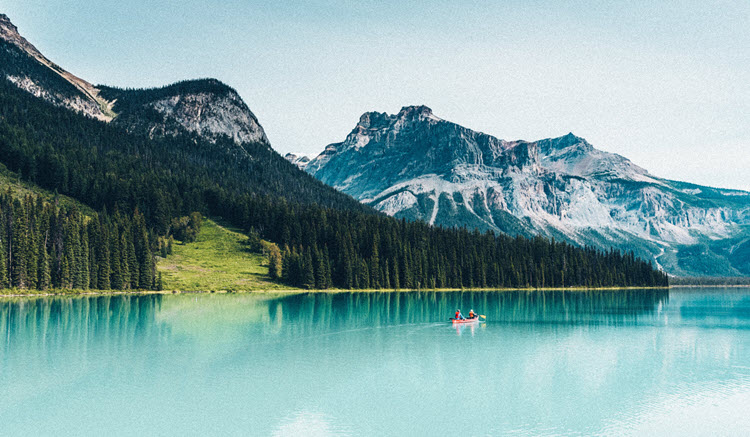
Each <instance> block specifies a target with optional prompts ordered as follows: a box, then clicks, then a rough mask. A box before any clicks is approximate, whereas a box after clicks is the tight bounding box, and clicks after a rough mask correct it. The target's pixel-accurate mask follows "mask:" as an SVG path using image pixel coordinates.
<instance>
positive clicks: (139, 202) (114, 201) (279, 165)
mask: <svg viewBox="0 0 750 437" xmlns="http://www.w3.org/2000/svg"><path fill="white" fill-rule="evenodd" d="M0 83H2V84H0V160H1V161H2V162H3V163H4V164H6V165H7V166H8V167H9V169H11V170H12V171H15V172H16V173H17V174H19V175H21V177H22V178H23V179H24V180H27V181H30V182H33V183H36V184H38V185H40V186H42V187H44V188H46V189H49V190H52V191H55V190H56V191H57V192H59V193H61V194H66V195H69V196H71V197H73V198H76V199H79V200H81V201H83V202H85V203H86V204H87V205H89V206H91V207H92V208H94V209H96V210H98V211H118V212H117V213H116V214H117V215H116V217H119V218H118V219H110V218H108V217H109V216H108V215H106V214H100V215H99V218H97V219H95V220H94V223H99V222H100V221H101V220H104V223H113V222H117V223H118V224H117V225H114V224H108V225H107V224H105V225H99V226H100V228H101V227H102V226H104V227H105V228H106V232H105V234H106V235H108V236H109V237H106V236H105V237H103V236H100V235H96V236H95V238H96V239H97V241H100V242H101V241H110V244H111V245H112V244H114V239H113V238H111V235H112V233H118V232H121V230H122V229H125V228H128V229H134V228H137V229H138V232H137V234H138V235H139V236H140V237H142V234H143V232H142V231H143V227H145V229H146V231H145V232H146V234H147V235H152V237H151V238H146V239H145V240H143V239H141V241H146V240H148V241H149V244H150V247H149V248H148V249H149V251H151V252H156V251H157V250H158V247H157V242H158V241H159V238H158V237H157V236H166V235H168V234H169V233H170V228H171V226H170V225H171V224H172V220H173V219H174V218H176V217H181V216H187V215H188V214H190V213H192V212H199V213H201V214H205V215H208V216H221V217H223V218H224V219H225V220H228V221H229V222H230V223H232V224H234V225H235V226H238V227H241V228H242V229H245V230H246V231H247V232H248V233H249V234H255V235H258V236H260V237H262V238H264V239H266V240H270V241H272V242H274V243H276V244H277V245H278V249H277V250H276V251H273V252H272V253H271V258H272V260H271V261H272V262H271V264H272V266H274V267H272V269H271V274H272V275H273V276H275V277H277V278H278V279H279V280H282V281H285V282H286V283H288V284H290V285H294V286H301V287H307V288H328V287H341V288H433V287H451V288H459V287H503V286H510V287H526V286H531V287H542V286H545V287H549V286H565V287H568V286H615V285H617V286H663V285H667V276H666V275H665V274H663V273H661V272H659V271H657V270H656V269H654V268H653V266H652V265H651V264H650V263H646V262H644V261H642V260H640V259H637V258H635V257H634V256H633V255H632V254H627V255H623V254H621V253H619V252H615V251H612V252H606V253H604V252H600V251H597V250H594V249H585V248H584V249H582V248H576V247H573V246H570V245H568V244H565V243H555V242H551V241H548V240H545V239H542V238H535V239H531V240H530V239H525V238H520V237H519V238H511V237H507V236H496V235H494V234H480V233H478V232H472V231H469V230H466V229H442V228H433V227H430V226H428V225H427V224H424V223H421V222H406V221H403V220H396V219H393V218H390V217H386V216H384V215H382V214H379V213H377V212H375V211H374V210H372V209H371V208H369V207H366V206H363V205H361V204H360V203H358V202H357V201H355V200H354V199H352V198H351V197H349V196H346V195H344V194H341V193H339V192H336V191H335V190H333V189H332V188H330V187H327V186H325V185H323V184H322V183H320V182H319V181H317V180H315V179H314V178H312V177H311V176H309V175H307V174H305V173H304V172H302V171H300V170H298V169H297V168H296V167H294V166H293V165H292V164H290V163H288V162H286V160H284V159H283V158H282V157H281V156H279V155H278V154H277V153H275V152H274V151H273V150H271V149H270V148H268V146H267V145H265V144H244V145H243V148H239V147H238V146H237V145H235V144H234V143H233V142H232V141H231V140H229V139H228V138H226V139H221V140H219V141H218V142H217V143H211V142H208V141H203V140H200V139H198V138H196V137H194V136H191V135H188V134H187V133H186V134H185V135H182V136H179V137H176V138H172V137H167V138H155V139H149V138H147V137H145V136H141V135H135V134H128V133H126V132H125V131H124V130H123V129H120V128H118V127H117V126H111V125H107V124H105V123H101V122H98V121H95V120H91V119H88V118H86V117H83V116H81V115H78V114H74V113H72V112H70V111H67V110H64V109H60V108H56V107H53V106H51V105H50V104H48V103H46V102H44V101H42V100H40V99H36V98H34V97H32V96H30V95H29V94H27V93H26V92H24V91H21V90H18V89H17V88H15V87H14V86H13V85H10V84H8V83H7V82H6V81H0ZM238 149H243V152H242V153H239V152H238ZM245 150H246V151H247V152H248V153H244V151H245ZM136 211H140V212H136ZM50 214H51V213H50ZM55 214H58V215H59V214H63V215H64V216H67V215H66V214H69V212H55ZM141 214H142V215H141ZM102 217H104V218H102ZM123 217H130V218H129V219H127V220H130V222H128V223H129V224H122V225H120V224H119V220H125V219H124V218H123ZM77 220H78V222H81V220H82V219H80V218H78V219H77ZM80 226H82V225H79V228H80ZM87 226H94V225H87ZM112 226H117V228H116V229H117V231H115V228H112ZM44 231H45V229H43V228H42V230H41V231H39V232H44ZM101 232H104V231H101ZM79 233H80V232H79ZM94 233H96V231H94ZM38 235H39V234H35V238H36V239H35V240H34V243H33V244H38ZM87 235H88V236H89V239H91V232H90V231H88V228H87ZM140 237H138V236H133V238H136V239H137V238H140ZM29 241H31V240H29ZM28 244H32V243H28ZM79 244H81V243H79ZM102 244H105V243H102ZM133 244H134V245H136V244H137V243H136V241H133ZM89 245H91V240H90V241H89ZM4 247H7V244H6V246H4ZM136 247H137V246H136ZM47 250H49V251H50V252H54V251H55V250H58V248H57V247H48V248H47ZM60 250H62V252H59V251H58V253H56V254H55V255H54V256H56V257H57V258H56V259H59V258H60V253H64V252H65V250H63V249H60ZM113 250H114V246H111V247H110V252H112V251H113ZM89 251H91V249H90V248H89ZM38 253H41V250H39V251H38ZM144 253H145V252H144ZM50 256H52V255H50ZM144 256H145V255H144ZM63 258H64V257H63ZM71 259H75V258H71ZM77 259H79V260H82V258H81V257H78V258H77ZM6 262H7V260H6ZM74 262H75V261H74ZM80 262H82V261H80ZM110 263H111V260H110ZM71 268H74V269H79V267H77V266H76V267H71ZM89 268H91V263H90V261H89ZM97 268H98V267H97ZM131 274H132V271H131ZM131 282H132V281H131ZM147 282H148V281H147V280H145V281H144V282H143V283H142V282H140V280H139V286H144V285H146V283H147ZM153 282H156V281H153V278H152V286H155V285H154V284H153ZM89 283H91V281H89ZM11 284H12V283H11ZM53 284H55V283H54V282H53ZM66 284H67V283H66ZM30 285H31V284H30ZM96 286H97V287H99V288H101V287H100V284H99V283H98V282H97V284H96ZM111 286H112V284H111V280H110V287H111Z"/></svg>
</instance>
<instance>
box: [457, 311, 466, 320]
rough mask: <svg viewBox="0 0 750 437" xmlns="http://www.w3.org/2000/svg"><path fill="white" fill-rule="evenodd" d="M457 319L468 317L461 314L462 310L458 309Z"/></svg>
mask: <svg viewBox="0 0 750 437" xmlns="http://www.w3.org/2000/svg"><path fill="white" fill-rule="evenodd" d="M456 320H466V317H464V315H463V314H461V310H456Z"/></svg>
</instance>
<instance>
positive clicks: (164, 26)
mask: <svg viewBox="0 0 750 437" xmlns="http://www.w3.org/2000/svg"><path fill="white" fill-rule="evenodd" d="M612 3H620V4H619V5H616V4H615V5H613V4H612ZM0 12H4V13H6V14H8V15H9V16H10V18H11V20H12V21H13V22H14V23H15V24H16V25H17V26H18V27H19V30H20V31H21V33H22V34H23V35H24V36H26V37H27V38H28V39H29V40H30V41H31V42H32V43H33V44H35V45H36V46H37V48H39V49H40V50H41V51H42V52H43V53H45V54H46V55H47V56H48V57H50V58H51V59H52V60H53V61H55V62H57V63H59V64H60V65H61V66H63V67H64V68H66V69H68V70H70V71H71V72H73V73H75V74H77V75H79V76H81V77H83V78H85V79H87V80H89V81H91V82H94V83H106V84H109V85H116V86H123V87H145V86H159V85H164V84H168V83H171V82H174V81H177V80H181V79H187V78H197V77H216V78H218V79H220V80H222V81H224V82H226V83H227V84H229V85H231V86H232V87H234V88H236V89H237V90H238V91H239V93H240V94H241V95H242V97H243V98H244V99H245V101H246V102H247V103H248V105H249V106H250V108H251V109H252V110H253V112H255V114H256V115H257V116H258V118H259V119H260V122H261V124H262V125H263V127H264V128H265V129H266V132H267V134H268V137H269V139H270V140H271V143H272V145H273V147H274V148H275V149H276V150H278V151H279V152H282V153H284V152H288V151H301V152H309V153H311V152H319V151H320V150H322V149H323V147H324V146H325V145H326V144H328V143H331V142H337V141H341V140H343V139H344V137H345V136H346V135H347V134H348V133H349V131H350V130H351V129H352V128H353V127H354V125H355V124H356V122H357V120H358V119H359V116H360V115H361V114H362V113H363V112H365V111H371V110H376V111H385V112H389V113H393V112H397V111H398V110H399V109H400V108H401V106H404V105H414V104H425V105H427V106H430V107H431V108H432V109H433V111H434V113H435V114H436V115H437V116H439V117H442V118H444V119H447V120H450V121H454V122H457V123H459V124H462V125H464V126H466V127H469V128H472V129H475V130H480V131H483V132H487V133H489V134H492V135H495V136H497V137H500V138H505V139H519V138H521V139H527V140H535V139H540V138H546V137H552V136H559V135H563V134H566V133H568V132H570V131H572V132H573V133H575V134H577V135H579V136H583V137H585V138H586V139H588V140H589V141H590V142H591V143H592V144H594V145H595V146H596V147H598V148H601V149H604V150H608V151H612V152H616V153H619V154H621V155H624V156H626V157H628V158H630V159H631V160H633V161H634V162H635V163H636V164H639V165H641V166H643V167H645V168H647V169H648V170H649V171H651V172H652V173H653V174H655V175H658V176H662V177H668V178H673V179H679V180H685V181H690V182H696V183H701V184H707V185H713V186H721V187H730V188H742V189H746V190H750V85H749V84H750V1H747V0H734V1H718V0H704V1H657V0H650V1H649V0H645V1H627V2H610V1H564V0H556V1H554V0H550V1H542V0H538V1H534V0H526V1H521V0H519V1H460V0H452V1H444V0H432V1H411V2H409V1H405V0H401V1H391V0H385V1H366V0H362V1H351V2H346V1H336V0H308V1H240V0H234V1H232V0H230V1H209V0H202V1H197V0H181V1H176V0H172V1H166V0H150V1H146V0H132V1H120V2H102V1H70V0H68V1H63V0H2V3H0Z"/></svg>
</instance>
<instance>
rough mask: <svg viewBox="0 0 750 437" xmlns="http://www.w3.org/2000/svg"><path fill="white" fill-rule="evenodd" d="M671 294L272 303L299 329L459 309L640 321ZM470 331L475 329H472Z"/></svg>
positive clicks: (341, 297)
mask: <svg viewBox="0 0 750 437" xmlns="http://www.w3.org/2000/svg"><path fill="white" fill-rule="evenodd" d="M668 299H669V292H668V291H667V290H661V289H655V290H618V291H503V292H463V293H460V292H454V293H447V292H431V291H427V292H402V293H330V294H320V293H309V294H299V295H293V296H287V297H283V298H279V299H277V300H275V301H273V302H270V303H269V317H270V318H271V320H277V318H278V317H280V315H283V317H284V319H285V320H286V321H288V322H293V323H294V324H295V325H297V326H298V327H299V329H312V328H314V329H330V328H332V327H340V326H357V325H359V326H361V325H369V326H381V325H398V324H412V323H427V322H442V321H448V320H449V318H450V317H452V315H453V313H454V312H455V310H456V309H457V308H460V309H462V310H463V311H464V312H465V313H466V312H468V310H469V309H474V310H475V311H477V312H478V313H480V314H483V315H486V316H487V322H488V323H534V324H536V323H545V324H550V323H552V324H606V325H622V324H632V323H637V322H638V321H639V319H641V318H643V317H652V316H653V315H655V314H656V313H658V311H659V310H660V308H662V307H663V306H664V305H666V304H667V302H668ZM468 327H470V326H468Z"/></svg>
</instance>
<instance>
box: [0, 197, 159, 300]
mask: <svg viewBox="0 0 750 437" xmlns="http://www.w3.org/2000/svg"><path fill="white" fill-rule="evenodd" d="M157 244H158V243H157ZM151 247H152V242H150V241H149V233H148V230H147V228H146V221H145V219H144V217H143V215H142V214H140V213H138V212H137V211H135V212H134V214H133V215H131V216H126V215H122V214H119V213H116V214H114V215H112V216H110V215H107V214H96V215H95V216H94V217H88V216H86V215H84V214H82V213H81V212H80V211H78V209H76V208H75V207H71V208H69V209H68V208H62V207H58V206H57V205H56V203H50V202H44V201H43V200H42V198H41V197H39V196H33V195H27V196H25V197H23V198H17V197H15V198H14V196H13V194H12V192H11V191H7V192H5V193H2V194H0V288H7V287H14V288H30V289H38V290H46V289H49V288H58V289H66V288H67V289H71V288H75V289H100V290H108V289H117V290H127V289H135V288H140V289H154V288H159V284H158V281H157V280H156V275H155V274H154V272H155V268H154V257H153V254H152V253H151Z"/></svg>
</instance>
